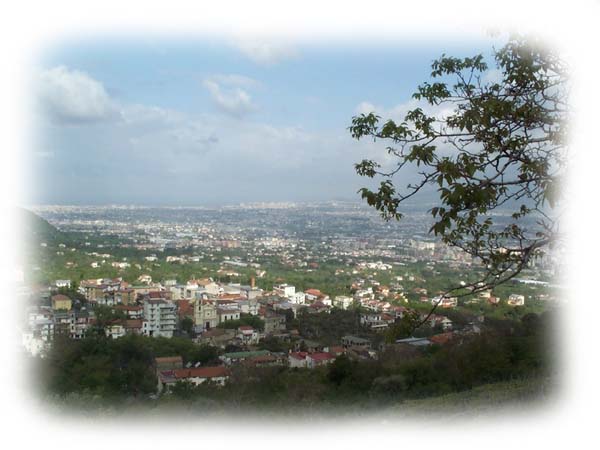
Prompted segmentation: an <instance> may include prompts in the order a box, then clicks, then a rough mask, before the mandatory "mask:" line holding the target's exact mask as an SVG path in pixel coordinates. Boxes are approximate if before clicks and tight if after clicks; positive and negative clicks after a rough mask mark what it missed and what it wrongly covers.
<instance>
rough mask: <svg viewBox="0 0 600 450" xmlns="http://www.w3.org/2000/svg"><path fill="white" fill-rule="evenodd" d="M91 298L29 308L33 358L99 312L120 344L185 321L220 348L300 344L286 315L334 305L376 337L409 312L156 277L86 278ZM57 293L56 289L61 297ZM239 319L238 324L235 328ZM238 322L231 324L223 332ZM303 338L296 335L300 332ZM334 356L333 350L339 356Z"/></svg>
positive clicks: (291, 289)
mask: <svg viewBox="0 0 600 450" xmlns="http://www.w3.org/2000/svg"><path fill="white" fill-rule="evenodd" d="M70 287H71V282H70V280H57V281H56V283H55V289H58V288H70ZM78 291H79V294H80V295H81V296H83V297H84V298H85V300H86V301H85V305H79V304H78V303H79V302H78V301H77V300H75V301H74V300H73V299H72V298H70V297H68V296H67V295H64V294H59V293H54V295H51V296H50V299H49V300H50V301H49V305H47V306H35V307H32V308H30V309H29V310H28V312H27V319H26V326H25V330H24V332H23V344H24V346H25V348H26V349H27V351H28V352H29V353H31V354H33V355H37V354H43V352H44V350H46V349H48V348H49V346H50V345H51V343H52V341H53V339H54V337H55V336H56V335H59V334H60V335H64V336H68V337H69V338H71V339H81V338H83V337H85V336H86V334H87V333H88V332H89V331H90V329H91V328H92V327H94V326H97V325H98V322H97V318H96V315H95V309H96V308H97V306H106V307H110V309H111V310H112V311H113V312H118V313H119V314H118V317H119V318H115V319H114V320H112V321H110V323H106V324H102V326H103V332H104V333H105V335H106V336H107V337H110V338H113V339H117V338H120V337H122V336H125V335H128V334H139V335H144V336H149V337H166V338H170V337H173V336H174V335H176V334H178V333H181V332H182V328H183V327H182V323H183V321H184V320H185V319H187V321H188V323H190V322H191V330H190V329H189V327H188V328H186V331H187V332H188V333H189V332H190V331H191V332H192V336H194V337H193V338H194V339H195V341H196V342H198V343H202V344H209V345H213V346H216V347H220V348H225V347H226V346H227V345H237V346H242V347H248V346H254V345H257V344H258V343H259V342H260V341H261V340H262V339H264V338H265V337H267V336H275V337H277V338H279V339H282V340H284V341H288V342H289V341H290V340H294V339H296V340H297V339H298V338H301V337H299V336H297V335H294V332H295V330H291V331H290V330H287V329H286V316H287V317H289V315H290V314H292V315H293V317H296V315H297V313H298V311H299V310H300V309H301V308H306V310H307V311H308V312H317V313H318V312H323V311H329V310H330V309H331V308H333V307H337V308H341V309H348V308H350V307H351V306H353V305H360V306H362V307H363V309H364V311H365V312H364V313H363V314H362V315H361V324H362V325H363V326H365V327H367V328H369V329H371V330H372V331H381V330H385V329H387V328H388V327H389V326H390V325H391V324H393V323H394V322H395V321H396V320H397V319H399V318H402V317H403V316H404V314H405V313H406V312H407V311H409V308H407V307H405V306H399V305H397V304H395V303H397V302H393V303H394V304H393V303H392V302H390V301H388V300H381V299H378V298H376V296H375V292H373V289H372V288H371V287H369V288H364V289H359V290H356V291H355V293H354V295H353V296H336V297H335V298H334V299H331V298H330V297H329V296H328V295H326V294H324V293H322V292H321V291H320V290H318V289H306V290H305V291H304V292H301V291H296V288H295V286H292V285H289V284H286V283H282V284H277V285H275V286H273V290H272V291H270V292H265V291H263V290H262V289H259V288H257V287H256V286H255V282H254V279H253V278H252V279H251V282H250V284H249V285H241V284H234V283H228V284H225V283H218V282H215V281H213V280H212V279H210V278H205V279H192V280H189V281H188V282H187V283H185V284H179V283H177V281H176V280H166V281H164V282H163V283H152V279H151V277H149V276H144V275H142V276H141V277H140V278H139V279H138V284H129V283H127V282H125V281H124V280H123V279H121V278H116V279H91V280H83V281H81V283H80V284H79V287H78ZM54 292H56V291H54ZM480 296H482V298H484V297H485V298H487V299H488V301H490V303H492V302H494V301H496V298H495V297H493V296H491V294H490V293H482V294H480ZM428 301H430V302H431V303H432V304H435V303H439V305H440V306H441V307H442V308H448V307H455V306H456V304H457V299H456V298H455V297H454V298H453V297H443V296H438V297H434V298H433V299H431V300H429V299H428ZM508 303H509V304H512V305H522V304H524V297H523V296H521V295H516V294H513V295H511V296H510V297H509V299H508ZM245 315H249V316H256V317H258V318H260V319H261V320H262V322H263V323H264V329H262V330H259V329H256V328H255V327H253V326H250V325H247V324H242V323H241V322H239V321H240V320H241V319H242V317H244V316H245ZM236 321H237V322H236ZM226 322H231V325H232V326H221V327H219V325H220V324H224V323H226ZM428 322H429V325H430V326H431V327H432V328H437V329H441V330H443V331H444V332H447V331H450V330H452V328H453V324H452V321H451V320H450V319H449V318H448V317H446V316H444V315H442V314H431V315H430V316H429V318H428ZM296 333H297V331H296ZM304 353H307V352H298V353H297V354H296V355H295V356H294V358H295V359H293V360H290V365H292V366H294V367H296V366H303V367H304V366H306V367H315V366H317V365H319V364H320V361H321V362H322V361H327V360H328V358H326V357H325V355H324V353H327V352H322V351H316V350H315V352H313V353H319V354H321V353H322V354H321V355H320V356H315V357H314V358H313V356H311V355H310V352H308V353H307V354H304ZM334 353H335V352H333V354H334Z"/></svg>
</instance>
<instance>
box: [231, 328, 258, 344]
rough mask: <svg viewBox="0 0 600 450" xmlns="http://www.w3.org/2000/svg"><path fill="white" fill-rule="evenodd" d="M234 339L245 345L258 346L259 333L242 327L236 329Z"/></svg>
mask: <svg viewBox="0 0 600 450" xmlns="http://www.w3.org/2000/svg"><path fill="white" fill-rule="evenodd" d="M236 337H237V338H238V339H240V340H241V341H242V343H243V344H245V345H255V344H258V341H259V339H260V336H259V333H258V331H257V330H255V329H254V328H253V327H251V326H250V325H242V326H240V327H238V332H237V335H236Z"/></svg>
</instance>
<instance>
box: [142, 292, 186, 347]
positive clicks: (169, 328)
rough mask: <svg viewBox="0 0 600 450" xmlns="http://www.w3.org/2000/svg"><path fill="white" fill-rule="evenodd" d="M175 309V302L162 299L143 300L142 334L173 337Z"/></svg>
mask: <svg viewBox="0 0 600 450" xmlns="http://www.w3.org/2000/svg"><path fill="white" fill-rule="evenodd" d="M176 310H177V307H176V306H175V304H173V303H171V302H170V301H167V300H164V299H146V300H144V323H143V326H142V332H143V334H144V335H146V336H154V337H161V336H162V337H168V338H170V337H173V332H174V331H175V327H176V323H177V318H176Z"/></svg>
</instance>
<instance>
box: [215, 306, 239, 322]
mask: <svg viewBox="0 0 600 450" xmlns="http://www.w3.org/2000/svg"><path fill="white" fill-rule="evenodd" d="M217 316H218V317H219V323H223V322H227V321H229V320H240V310H239V309H229V308H227V309H225V308H217Z"/></svg>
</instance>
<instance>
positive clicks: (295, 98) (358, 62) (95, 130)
mask: <svg viewBox="0 0 600 450" xmlns="http://www.w3.org/2000/svg"><path fill="white" fill-rule="evenodd" d="M492 43H493V42H492V40H490V39H489V38H487V37H485V36H483V35H482V37H481V40H480V41H478V42H471V43H468V44H467V43H460V42H458V41H452V40H450V41H447V42H440V43H435V44H434V43H432V42H427V43H421V44H419V43H418V42H417V43H415V42H404V43H403V42H395V43H387V44H386V45H382V46H376V45H375V43H373V45H371V46H369V45H366V44H364V45H356V46H350V45H347V44H346V45H327V43H325V42H323V43H322V45H307V44H301V43H294V42H275V41H265V40H254V39H248V40H231V41H228V40H216V39H203V40H196V41H185V42H184V41H182V40H164V41H152V40H142V39H140V40H131V39H128V40H123V41H120V40H116V39H114V40H100V39H99V40H96V41H93V40H88V41H81V42H72V43H70V44H68V45H63V46H61V47H59V48H55V49H53V50H52V51H47V52H46V53H45V54H44V55H42V58H40V60H39V61H38V64H37V65H36V67H35V74H34V77H33V78H34V79H35V83H34V86H33V91H34V95H35V105H36V107H35V108H34V110H35V113H34V114H33V117H32V119H33V120H32V133H33V136H34V140H35V144H34V146H33V149H32V167H31V176H32V177H33V179H35V180H37V181H36V182H35V183H34V189H32V192H31V195H30V198H28V199H27V203H30V204H74V205H83V204H92V205H96V204H139V205H184V206H185V205H215V204H236V203H249V202H279V201H286V202H306V201H330V200H341V201H354V200H356V201H358V199H359V196H358V194H357V193H356V191H357V190H358V189H359V188H360V187H362V186H364V185H365V182H366V180H364V179H362V178H361V177H359V176H358V175H356V174H355V171H354V166H353V165H354V163H356V162H359V161H360V160H362V159H363V158H370V157H379V158H382V157H384V156H385V146H386V144H385V143H382V142H376V143H373V142H368V141H360V142H356V141H354V140H352V139H351V137H350V134H349V132H348V130H347V127H348V126H349V125H350V123H351V118H352V116H353V115H356V114H359V113H363V112H371V111H375V112H376V113H378V114H380V115H381V116H382V117H384V118H394V119H401V118H402V117H403V115H404V113H405V112H406V111H407V110H408V109H409V108H413V107H415V106H417V103H416V101H414V100H412V99H411V95H412V93H413V92H414V91H415V90H416V87H417V85H419V84H420V83H422V82H423V81H425V80H427V79H428V77H429V72H430V64H431V62H432V61H433V60H434V59H435V58H437V57H439V56H440V55H441V54H442V53H446V54H451V55H456V56H471V55H474V54H477V53H483V54H484V55H486V56H488V57H489V55H490V53H491V46H492ZM490 74H491V75H492V76H493V73H490ZM390 161H391V160H390ZM403 181H404V180H400V183H401V184H404V183H403ZM409 181H410V178H407V179H406V182H409Z"/></svg>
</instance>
